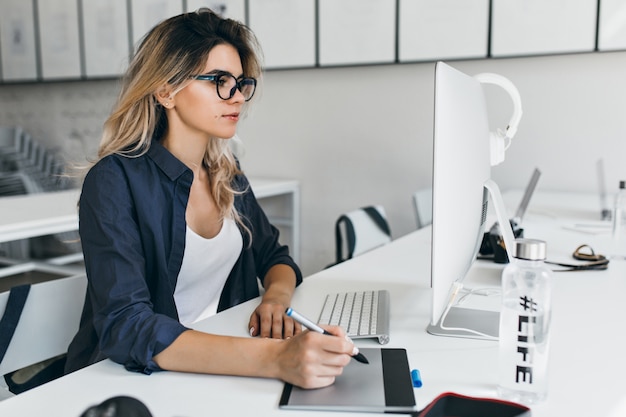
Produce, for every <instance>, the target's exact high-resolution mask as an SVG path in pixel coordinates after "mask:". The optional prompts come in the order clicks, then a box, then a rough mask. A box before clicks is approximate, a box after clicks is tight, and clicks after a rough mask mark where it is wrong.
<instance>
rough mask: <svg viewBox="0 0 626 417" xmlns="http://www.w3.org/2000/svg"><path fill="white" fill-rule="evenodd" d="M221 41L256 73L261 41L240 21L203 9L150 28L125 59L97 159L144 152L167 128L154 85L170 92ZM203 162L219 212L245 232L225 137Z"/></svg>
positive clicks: (200, 67) (184, 82)
mask: <svg viewBox="0 0 626 417" xmlns="http://www.w3.org/2000/svg"><path fill="white" fill-rule="evenodd" d="M223 44H228V45H231V46H233V47H234V48H235V49H236V50H237V52H238V53H239V57H240V59H241V64H242V68H243V73H244V75H245V76H247V77H254V78H260V76H261V71H262V64H261V49H260V47H259V43H258V41H257V39H256V37H255V35H254V34H253V32H252V31H251V30H250V29H249V28H248V27H247V26H246V25H244V24H242V23H240V22H237V21H235V20H231V19H224V18H221V17H220V16H218V15H217V14H215V13H214V12H212V11H211V10H209V9H207V8H202V9H199V10H197V11H195V12H190V13H184V14H181V15H178V16H174V17H171V18H169V19H167V20H164V21H163V22H161V23H159V24H158V25H156V26H155V27H154V28H153V29H151V30H150V31H149V32H148V33H147V34H146V35H145V36H144V38H143V40H142V41H141V43H140V45H139V47H138V49H137V52H136V53H135V55H134V57H133V59H132V60H131V62H130V64H129V67H128V70H127V71H126V73H125V75H124V77H123V80H122V88H121V92H120V95H119V97H118V99H117V102H116V103H115V105H114V107H113V110H112V112H111V115H110V116H109V118H108V119H107V120H106V122H105V123H104V131H103V134H102V139H101V142H100V146H99V149H98V159H102V158H104V157H106V156H108V155H111V154H118V155H123V156H128V157H136V156H138V155H142V154H144V153H145V152H147V151H148V149H149V148H150V144H151V142H152V139H153V138H156V139H159V138H161V136H162V135H163V134H164V133H165V131H166V129H167V116H166V114H165V110H164V108H163V107H162V106H161V105H160V104H159V103H158V101H157V100H156V98H155V93H156V92H157V90H158V89H159V88H161V87H162V86H163V85H165V84H168V85H169V86H170V87H171V88H172V91H173V92H174V93H176V92H178V91H180V90H181V89H183V88H184V87H185V86H186V85H187V84H188V83H189V82H190V76H191V75H194V74H197V73H199V72H200V71H202V70H203V69H204V66H205V64H206V61H207V59H208V55H209V52H210V51H211V50H212V49H213V48H214V47H215V46H217V45H223ZM248 105H249V103H246V104H245V105H244V106H246V107H247V106H248ZM204 162H205V164H206V166H207V167H208V171H209V175H210V178H211V193H212V194H213V198H215V201H216V203H217V205H218V207H219V208H220V211H221V213H220V214H221V216H222V217H231V218H233V219H234V220H235V221H236V222H237V223H238V224H240V225H241V226H243V227H244V228H245V229H246V230H247V231H248V232H249V230H248V229H247V227H245V225H244V224H243V223H242V221H241V219H240V216H239V214H238V213H237V211H236V210H235V207H234V197H235V194H237V193H238V191H236V190H234V189H233V188H232V186H231V184H232V181H233V179H234V177H235V175H237V174H239V173H240V170H239V168H238V166H237V161H236V159H235V157H234V155H233V153H232V151H231V149H230V147H229V144H228V141H227V140H224V139H220V138H211V139H210V140H209V144H208V146H207V149H206V153H205V156H204Z"/></svg>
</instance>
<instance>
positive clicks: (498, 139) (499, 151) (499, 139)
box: [489, 132, 506, 166]
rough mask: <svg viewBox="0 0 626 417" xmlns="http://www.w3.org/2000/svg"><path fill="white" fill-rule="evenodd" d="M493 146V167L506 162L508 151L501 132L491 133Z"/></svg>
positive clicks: (490, 139)
mask: <svg viewBox="0 0 626 417" xmlns="http://www.w3.org/2000/svg"><path fill="white" fill-rule="evenodd" d="M489 142H490V146H491V166H496V165H498V164H500V163H502V162H503V161H504V154H505V151H506V146H505V140H504V136H502V134H501V133H500V132H491V133H489Z"/></svg>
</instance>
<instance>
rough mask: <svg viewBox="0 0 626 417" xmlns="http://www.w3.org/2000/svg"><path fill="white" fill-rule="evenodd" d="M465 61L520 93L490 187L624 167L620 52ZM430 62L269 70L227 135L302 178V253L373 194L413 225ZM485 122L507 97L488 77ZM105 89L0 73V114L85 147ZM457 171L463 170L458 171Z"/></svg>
mask: <svg viewBox="0 0 626 417" xmlns="http://www.w3.org/2000/svg"><path fill="white" fill-rule="evenodd" d="M449 63H450V64H451V65H452V66H454V67H456V68H458V69H459V70H461V71H463V72H466V73H467V74H471V75H473V74H476V73H479V72H495V73H499V74H501V75H504V76H506V77H507V78H509V79H510V80H511V81H512V82H513V83H514V84H515V85H516V86H517V87H518V89H519V91H520V94H521V96H522V102H523V107H524V116H523V118H522V122H521V124H520V128H519V131H518V134H517V136H516V137H515V139H514V141H513V144H512V145H511V147H510V148H509V150H508V151H507V158H506V161H505V162H504V163H503V164H502V165H500V166H498V167H495V168H494V171H493V172H494V177H495V179H496V181H497V182H498V184H499V185H500V188H501V189H503V190H505V189H507V188H511V187H523V186H524V185H525V184H526V182H527V181H528V179H529V178H530V174H531V172H532V169H533V168H534V167H539V168H540V169H541V170H542V171H543V176H542V178H541V180H540V183H539V188H540V189H541V188H543V189H565V190H585V191H594V190H595V189H596V177H595V162H596V160H597V159H598V158H600V157H602V158H604V160H605V166H606V170H607V181H608V184H609V186H610V187H613V186H614V185H615V187H617V181H618V179H626V163H624V162H623V161H624V160H626V142H625V141H624V140H622V138H625V137H626V126H625V124H626V117H624V112H625V111H626V82H625V80H626V52H616V53H595V54H579V55H562V56H549V57H534V58H516V59H491V60H476V61H459V62H449ZM433 79H434V64H433V63H424V64H403V65H382V66H370V67H367V66H366V67H349V68H326V69H308V70H291V71H272V72H268V73H267V74H266V75H265V79H264V86H263V93H262V95H260V97H259V98H260V100H258V101H257V104H256V105H255V107H254V109H253V111H252V112H251V114H250V115H249V117H248V118H247V119H246V120H244V121H243V122H242V123H241V126H240V132H239V135H240V137H241V138H242V139H243V141H244V142H245V144H246V153H245V155H244V156H243V157H242V163H243V167H244V170H245V171H246V172H247V173H248V175H249V176H269V177H287V178H296V179H298V180H299V181H300V182H301V187H302V194H301V197H302V239H303V242H302V266H303V269H304V271H305V274H310V273H312V272H315V271H316V270H318V269H320V268H323V267H324V266H325V265H327V264H329V263H331V262H332V261H333V257H334V237H333V233H334V221H335V219H336V218H337V217H338V216H339V214H340V213H342V212H344V211H347V210H351V209H353V208H357V207H360V206H363V205H367V204H375V203H376V204H382V205H384V206H385V208H386V210H387V212H388V215H389V218H390V223H391V228H392V232H393V235H394V237H398V236H401V235H404V234H406V233H407V232H410V231H411V230H413V229H414V228H415V220H414V217H413V207H412V202H411V193H412V192H413V190H415V189H417V188H419V187H426V186H429V185H430V181H431V169H432V119H433V110H432V108H433ZM486 92H487V98H488V106H489V109H490V119H491V123H492V125H493V128H494V129H495V128H496V127H504V126H505V125H506V123H507V122H508V120H509V115H510V112H511V108H512V105H511V103H510V99H509V98H508V96H507V95H506V94H505V93H504V92H503V91H501V90H499V89H498V88H497V87H491V86H490V87H488V88H487V89H486ZM116 93H117V83H116V82H115V81H90V82H72V83H54V84H36V85H12V86H11V85H5V86H0V124H1V125H7V124H9V125H10V124H20V125H22V126H24V128H25V129H26V130H27V131H29V132H30V133H31V134H33V135H34V136H36V137H38V138H40V139H41V140H42V141H44V142H47V143H49V144H54V145H56V146H58V147H60V148H61V149H63V150H64V151H65V152H66V153H68V154H70V155H72V156H74V157H75V156H76V155H81V154H85V153H88V152H91V151H93V150H94V149H95V147H96V146H97V142H98V133H99V131H100V127H101V125H102V122H103V121H104V119H105V117H106V114H107V113H108V111H109V108H110V106H111V104H112V103H113V100H114V98H115V95H116ZM460 174H461V175H462V173H460Z"/></svg>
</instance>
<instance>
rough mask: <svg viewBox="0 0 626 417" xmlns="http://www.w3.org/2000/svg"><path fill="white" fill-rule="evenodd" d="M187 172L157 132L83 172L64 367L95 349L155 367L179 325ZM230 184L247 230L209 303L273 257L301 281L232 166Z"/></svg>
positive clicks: (227, 302)
mask: <svg viewBox="0 0 626 417" xmlns="http://www.w3.org/2000/svg"><path fill="white" fill-rule="evenodd" d="M192 180H193V173H192V171H191V170H190V169H189V168H188V167H187V166H186V165H184V164H183V163H182V162H180V161H179V160H178V159H177V158H176V157H174V156H173V155H172V154H171V153H170V152H169V151H168V150H167V149H166V148H164V147H163V146H162V145H161V144H160V143H159V142H158V141H153V143H152V144H151V146H150V149H149V150H148V152H147V153H145V154H144V155H141V156H137V157H124V156H119V155H111V156H107V157H105V158H103V159H102V160H100V161H99V162H98V163H97V164H96V165H94V166H93V167H92V168H91V169H90V171H89V172H88V173H87V175H86V177H85V180H84V183H83V188H82V193H81V197H80V206H79V222H80V223H79V232H80V238H81V242H82V247H83V254H84V257H85V267H86V272H87V278H88V288H87V295H86V299H85V306H84V309H83V314H82V318H81V323H80V328H79V331H78V333H77V334H76V336H75V337H74V340H73V341H72V343H71V344H70V346H69V350H68V357H67V364H66V371H67V372H71V371H74V370H77V369H80V368H82V367H84V366H86V365H89V364H92V363H94V362H97V361H99V360H102V359H104V358H110V359H112V360H113V361H115V362H118V363H121V364H124V366H125V367H126V369H128V370H133V371H139V372H145V373H150V372H152V371H155V370H159V369H160V368H159V367H158V366H157V365H156V363H155V362H154V361H153V359H152V358H153V357H154V356H155V355H157V354H158V353H159V352H161V351H163V350H164V349H165V348H167V347H168V346H169V345H170V344H171V343H172V342H173V341H174V340H175V339H176V338H177V337H178V336H179V335H180V334H181V333H182V332H183V331H185V330H186V329H187V328H186V327H184V326H183V325H182V324H180V323H179V321H178V314H177V310H176V305H175V302H174V289H175V288H176V280H177V277H178V272H179V271H180V267H181V264H182V261H183V253H184V250H185V232H186V222H185V211H186V207H187V201H188V199H189V191H190V187H191V183H192ZM232 185H233V187H234V189H235V190H239V191H244V192H243V194H237V195H236V196H235V207H236V209H237V211H238V213H239V214H240V215H241V217H242V219H243V221H244V222H245V224H246V225H247V227H248V228H249V229H250V230H251V232H252V244H250V238H249V236H248V234H247V233H245V232H243V231H242V237H243V249H242V252H241V254H240V255H239V258H238V260H237V262H236V263H235V266H234V267H233V269H232V271H231V273H230V275H229V277H228V279H227V281H226V284H225V286H224V289H223V290H222V294H221V297H220V301H219V305H218V311H222V310H224V309H227V308H229V307H232V306H234V305H237V304H240V303H243V302H244V301H247V300H250V299H252V298H254V297H257V296H258V295H259V290H258V284H257V277H258V278H259V279H260V281H261V283H263V279H264V277H265V275H266V274H267V272H268V270H269V269H270V268H271V267H272V266H274V265H277V264H285V265H289V266H290V267H291V268H293V270H294V271H295V273H296V278H297V284H300V283H301V282H302V274H301V272H300V270H299V269H298V267H297V266H296V264H295V263H294V261H293V260H292V258H291V257H290V256H289V250H288V248H287V247H286V246H283V245H280V244H279V243H278V231H277V229H276V228H275V227H273V226H272V225H271V224H270V223H269V221H268V219H267V217H266V216H265V214H264V213H263V211H262V209H261V208H260V206H259V205H258V202H257V201H256V198H255V197H254V194H253V192H252V190H251V189H250V187H249V184H248V180H247V179H246V178H245V176H244V175H238V176H237V177H236V178H235V181H234V183H233V184H232ZM207 256H211V254H210V253H208V254H207ZM207 279H210V277H207ZM235 325H236V324H235ZM241 325H242V326H245V325H247V323H241Z"/></svg>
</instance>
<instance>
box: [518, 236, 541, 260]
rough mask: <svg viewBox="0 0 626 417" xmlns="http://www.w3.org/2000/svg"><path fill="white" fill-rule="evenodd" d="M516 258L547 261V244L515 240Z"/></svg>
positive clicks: (535, 240) (530, 240)
mask: <svg viewBox="0 0 626 417" xmlns="http://www.w3.org/2000/svg"><path fill="white" fill-rule="evenodd" d="M515 257H516V258H518V259H527V260H529V261H543V260H544V259H546V242H544V241H543V240H538V239H515Z"/></svg>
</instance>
